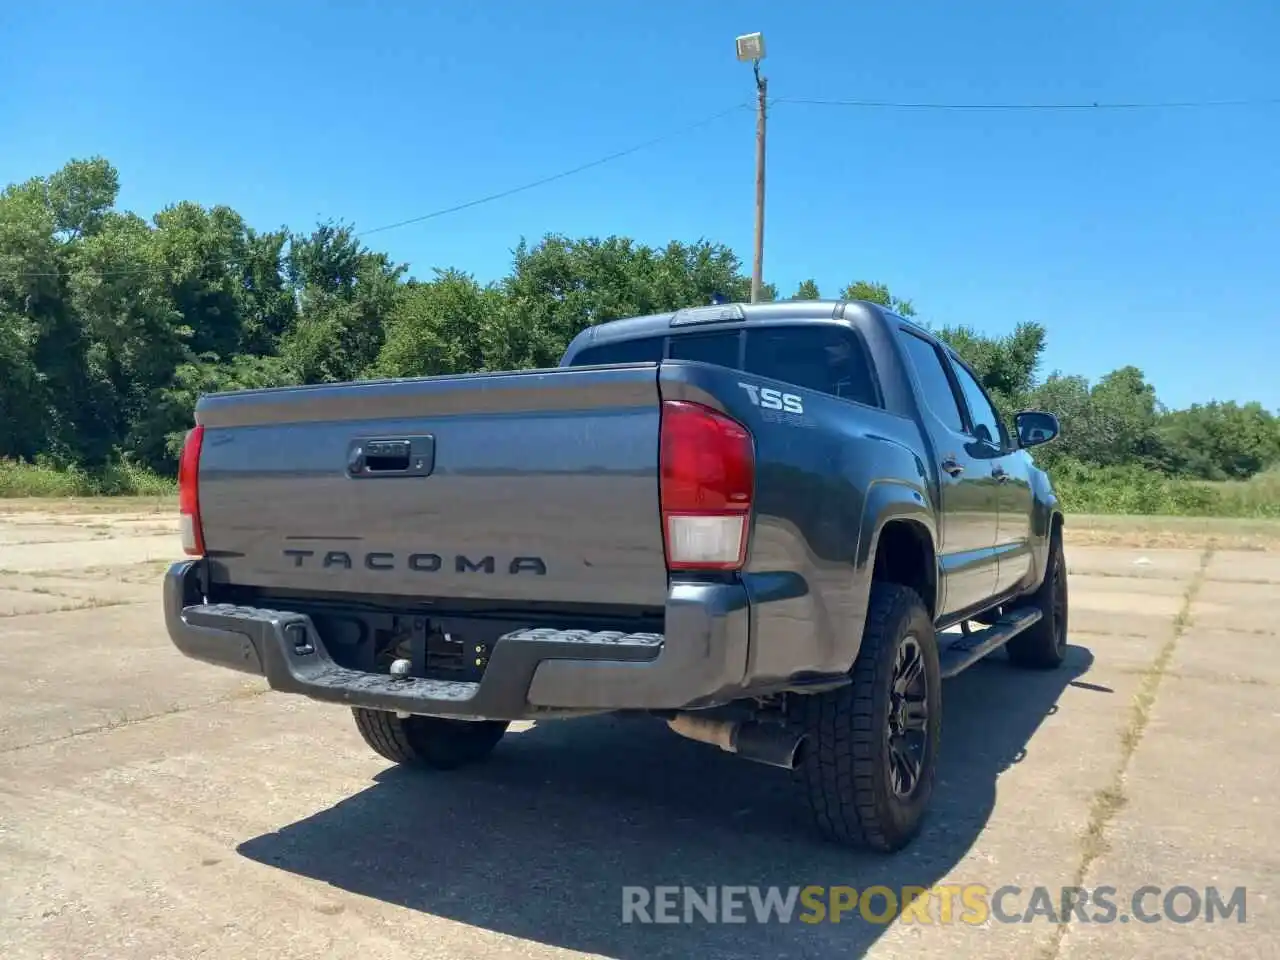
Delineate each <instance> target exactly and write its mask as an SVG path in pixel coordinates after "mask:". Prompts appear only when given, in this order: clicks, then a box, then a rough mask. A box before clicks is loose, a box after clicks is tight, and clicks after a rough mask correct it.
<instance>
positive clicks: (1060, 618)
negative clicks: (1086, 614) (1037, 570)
mask: <svg viewBox="0 0 1280 960" xmlns="http://www.w3.org/2000/svg"><path fill="white" fill-rule="evenodd" d="M1058 591H1061V598H1060V599H1061V603H1058V602H1057V600H1058V597H1057V594H1058ZM1067 596H1068V595H1067V561H1066V556H1065V554H1064V553H1063V549H1062V531H1061V528H1056V529H1055V530H1054V531H1053V534H1052V535H1051V536H1050V539H1049V560H1048V563H1047V565H1046V566H1045V571H1044V580H1043V581H1041V583H1040V586H1039V587H1038V588H1037V589H1036V592H1035V593H1033V594H1032V595H1031V596H1030V597H1029V598H1028V605H1029V606H1033V607H1035V608H1036V609H1038V610H1039V611H1040V619H1039V620H1037V621H1036V622H1035V623H1034V624H1032V625H1031V626H1030V627H1028V628H1027V629H1026V630H1024V631H1022V633H1020V634H1018V635H1017V636H1016V637H1014V638H1013V639H1012V640H1010V641H1009V642H1008V643H1007V644H1006V645H1005V646H1006V648H1007V649H1008V651H1009V660H1010V662H1012V663H1013V664H1015V665H1016V666H1019V667H1028V668H1030V669H1033V670H1053V669H1055V668H1056V667H1059V666H1061V665H1062V661H1063V660H1065V659H1066V656H1067V612H1068V603H1067Z"/></svg>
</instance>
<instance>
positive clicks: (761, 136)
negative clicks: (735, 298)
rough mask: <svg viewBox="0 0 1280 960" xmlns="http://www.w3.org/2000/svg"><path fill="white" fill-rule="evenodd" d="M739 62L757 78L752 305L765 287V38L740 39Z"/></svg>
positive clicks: (750, 35) (755, 34) (748, 36)
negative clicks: (748, 65)
mask: <svg viewBox="0 0 1280 960" xmlns="http://www.w3.org/2000/svg"><path fill="white" fill-rule="evenodd" d="M737 48H738V60H739V61H746V60H750V61H751V69H752V71H753V72H754V73H755V77H756V250H755V262H754V264H753V265H752V269H751V302H752V303H759V302H760V290H761V288H762V287H763V286H764V156H765V117H766V107H767V103H768V98H769V81H768V79H767V78H765V77H762V76H761V75H760V61H761V60H763V59H764V34H762V33H749V34H747V35H746V36H742V37H738V40H737Z"/></svg>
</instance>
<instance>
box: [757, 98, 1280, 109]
mask: <svg viewBox="0 0 1280 960" xmlns="http://www.w3.org/2000/svg"><path fill="white" fill-rule="evenodd" d="M770 102H771V103H792V104H799V105H806V106H820V107H860V108H864V109H870V110H1022V111H1035V110H1042V111H1053V110H1183V109H1214V108H1220V107H1258V106H1276V105H1280V97H1262V98H1255V99H1247V100H1163V101H1148V102H1130V103H1123V102H1121V103H1104V102H1098V101H1095V102H1079V103H929V102H911V101H897V100H832V99H825V98H820V97H775V98H773V99H772V100H771V101H770Z"/></svg>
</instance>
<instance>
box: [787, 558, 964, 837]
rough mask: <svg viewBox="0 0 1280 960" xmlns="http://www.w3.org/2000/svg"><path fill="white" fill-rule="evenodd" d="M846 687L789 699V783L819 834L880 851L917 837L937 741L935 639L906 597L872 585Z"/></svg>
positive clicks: (914, 599) (920, 610)
mask: <svg viewBox="0 0 1280 960" xmlns="http://www.w3.org/2000/svg"><path fill="white" fill-rule="evenodd" d="M852 679H853V682H852V683H851V684H850V685H848V686H846V687H841V688H840V689H838V690H832V691H830V692H828V693H821V694H813V695H809V696H804V697H801V698H799V700H798V702H797V705H796V707H797V710H796V712H797V719H798V720H799V725H800V726H801V727H802V728H803V730H804V732H805V733H806V734H807V742H806V744H805V748H804V750H803V752H802V754H801V760H800V764H799V766H798V767H797V771H796V773H797V779H798V780H799V782H800V784H801V786H802V788H803V791H804V793H805V795H806V797H807V800H808V805H809V809H810V811H811V813H812V815H813V818H814V821H815V823H816V825H817V827H818V829H819V831H820V832H822V833H823V834H824V835H826V836H827V837H828V838H829V839H832V840H836V841H839V842H842V843H848V844H852V845H855V846H859V847H865V848H869V849H872V850H877V851H881V852H885V853H889V852H893V851H896V850H900V849H902V848H903V847H905V846H906V845H907V844H908V843H909V842H910V841H911V840H912V838H914V837H915V835H916V834H917V833H918V832H919V830H920V826H921V823H922V821H923V819H924V815H925V811H926V810H927V809H928V806H929V801H930V798H931V797H932V795H933V785H934V779H935V776H936V771H937V765H938V747H939V744H940V741H941V738H942V674H941V671H940V669H939V667H938V647H937V641H936V639H935V637H934V629H933V621H932V619H931V618H930V616H929V613H928V611H927V610H926V609H925V606H924V603H923V602H921V600H920V597H919V596H918V595H917V594H916V593H915V591H913V590H911V589H909V588H907V587H903V586H899V585H898V584H893V583H873V584H872V587H871V601H870V604H869V606H868V609H867V621H866V627H865V628H864V631H863V637H862V647H861V649H860V650H859V652H858V658H857V660H856V661H855V662H854V665H853V673H852Z"/></svg>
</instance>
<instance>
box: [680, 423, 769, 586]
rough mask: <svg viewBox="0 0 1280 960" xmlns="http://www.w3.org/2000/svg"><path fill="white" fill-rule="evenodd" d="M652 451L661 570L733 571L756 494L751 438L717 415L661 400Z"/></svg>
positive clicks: (743, 555) (741, 557) (742, 552)
mask: <svg viewBox="0 0 1280 960" xmlns="http://www.w3.org/2000/svg"><path fill="white" fill-rule="evenodd" d="M659 447H660V451H659V477H660V486H659V494H660V497H661V503H662V536H663V542H664V544H665V546H666V551H667V566H668V568H670V569H672V570H737V569H739V568H740V567H741V566H742V565H743V563H745V562H746V559H747V536H748V532H749V530H750V513H751V498H752V496H753V495H754V493H755V474H756V460H755V447H754V444H753V443H752V441H751V434H750V433H749V432H748V431H747V428H746V427H744V426H743V425H742V424H740V423H738V421H736V420H734V419H733V418H732V417H729V416H726V415H725V414H723V413H720V412H719V411H718V410H712V409H711V408H710V407H704V406H702V405H701V404H698V403H689V402H687V401H684V400H667V401H664V402H663V404H662V427H661V439H660V441H659Z"/></svg>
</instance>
